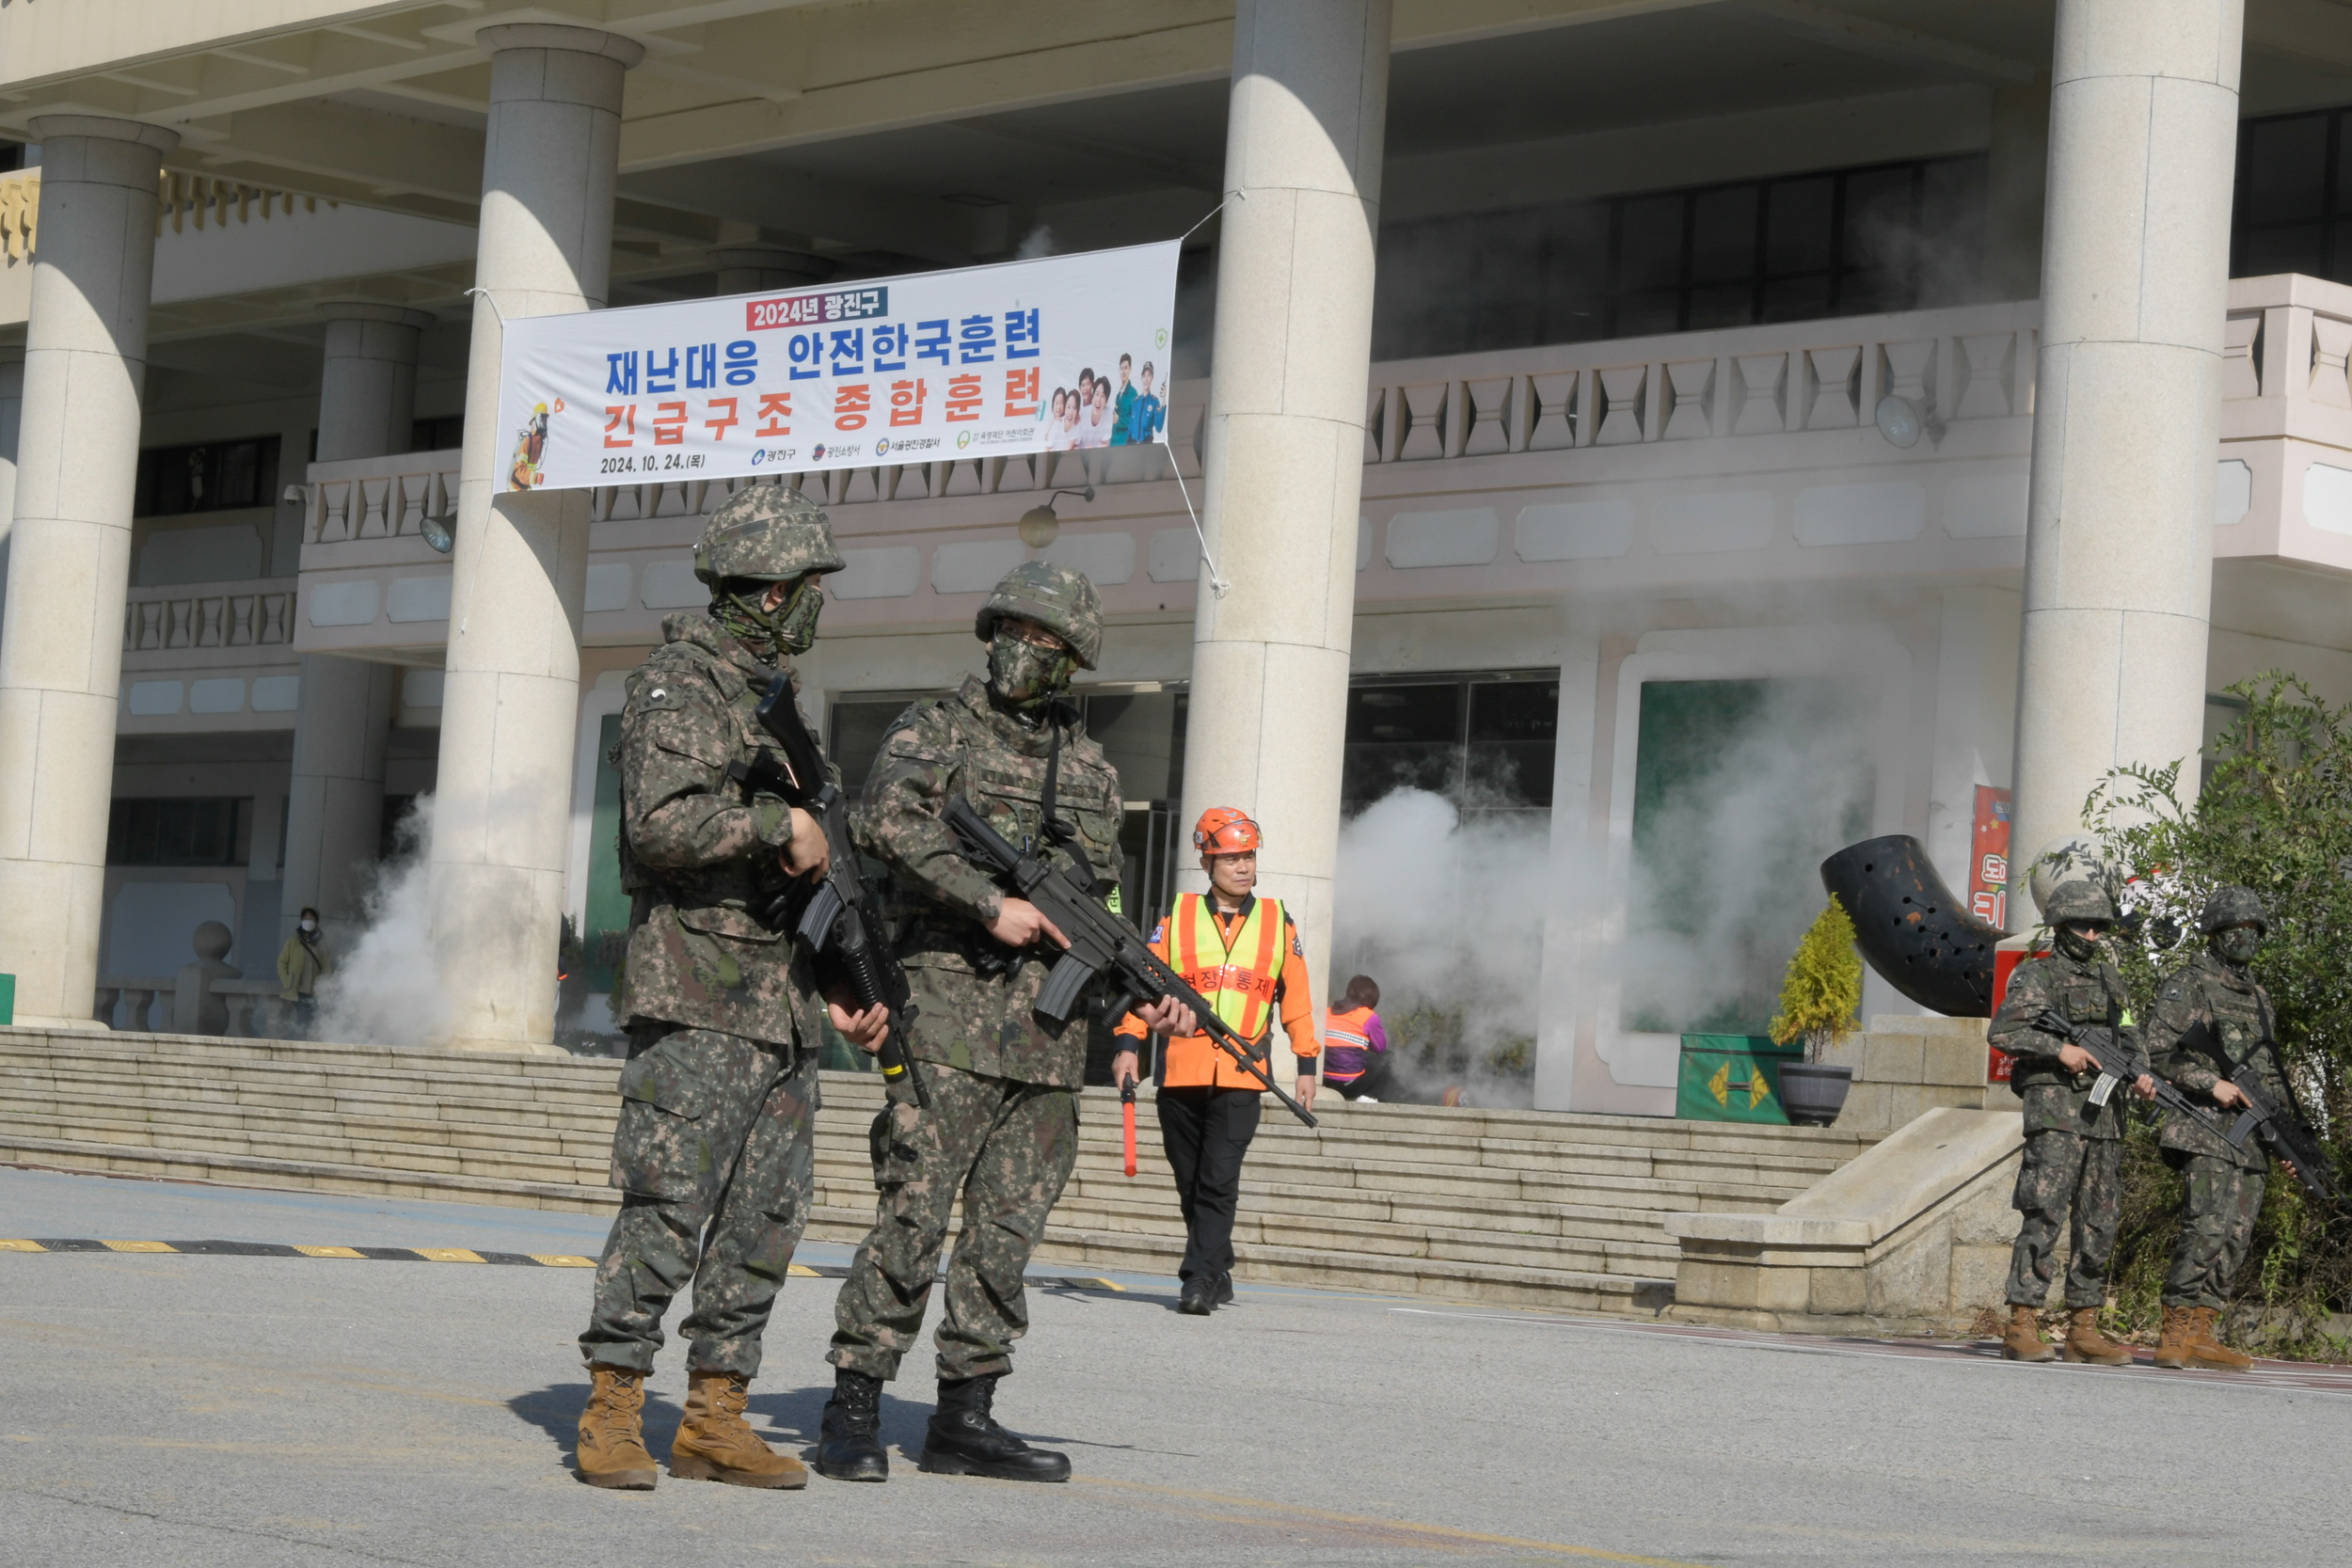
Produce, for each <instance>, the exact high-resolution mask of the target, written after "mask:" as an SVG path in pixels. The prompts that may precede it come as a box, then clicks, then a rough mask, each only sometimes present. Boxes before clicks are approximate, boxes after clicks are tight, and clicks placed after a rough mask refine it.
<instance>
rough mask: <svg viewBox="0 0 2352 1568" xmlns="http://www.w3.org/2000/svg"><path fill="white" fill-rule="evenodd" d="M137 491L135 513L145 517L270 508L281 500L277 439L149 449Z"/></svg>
mask: <svg viewBox="0 0 2352 1568" xmlns="http://www.w3.org/2000/svg"><path fill="white" fill-rule="evenodd" d="M137 485H138V488H137V492H136V494H135V499H134V501H133V507H132V510H133V513H134V515H137V516H141V517H177V516H182V515H186V514H188V513H191V512H227V511H230V510H232V509H234V508H237V507H247V506H268V505H271V504H273V503H274V502H275V501H276V499H277V495H276V492H277V489H278V437H277V436H254V437H252V438H250V439H248V440H243V441H210V442H207V443H205V444H204V445H202V446H196V447H150V448H148V449H147V450H146V451H142V452H140V453H139V470H138V481H137Z"/></svg>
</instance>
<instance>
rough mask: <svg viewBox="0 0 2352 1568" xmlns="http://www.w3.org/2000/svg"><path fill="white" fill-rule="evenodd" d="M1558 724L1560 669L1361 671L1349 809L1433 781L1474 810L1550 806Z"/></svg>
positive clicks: (1352, 725) (1345, 792)
mask: <svg viewBox="0 0 2352 1568" xmlns="http://www.w3.org/2000/svg"><path fill="white" fill-rule="evenodd" d="M1559 724H1560V679H1559V675H1558V674H1557V673H1556V672H1551V671H1531V672H1527V673H1498V674H1488V675H1435V676H1420V677H1410V676H1407V677H1404V678H1391V679H1381V678H1377V677H1375V678H1371V679H1362V680H1359V681H1358V682H1356V684H1355V685H1354V686H1352V687H1351V688H1350V689H1348V693H1347V751H1346V760H1345V763H1344V765H1343V768H1342V771H1341V778H1340V801H1341V809H1342V810H1343V811H1346V812H1351V813H1352V812H1359V811H1361V810H1363V809H1364V808H1365V807H1366V806H1369V805H1371V804H1372V803H1373V802H1374V801H1375V800H1379V799H1380V798H1381V797H1382V796H1384V795H1387V794H1389V793H1390V792H1391V791H1392V790H1398V789H1426V790H1429V791H1430V792H1432V793H1433V794H1438V795H1442V796H1444V797H1446V798H1447V799H1448V800H1452V801H1454V804H1455V805H1457V806H1459V807H1460V808H1462V810H1463V811H1464V812H1465V813H1466V814H1472V815H1480V814H1486V813H1492V812H1530V811H1549V810H1550V809H1551V767H1552V752H1553V747H1554V742H1555V740H1556V738H1557V736H1558V732H1559Z"/></svg>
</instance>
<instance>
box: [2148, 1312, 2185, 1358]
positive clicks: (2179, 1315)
mask: <svg viewBox="0 0 2352 1568" xmlns="http://www.w3.org/2000/svg"><path fill="white" fill-rule="evenodd" d="M2191 1310H2192V1309H2191V1308H2189V1307H2166V1308H2165V1309H2164V1332H2163V1334H2162V1335H2160V1336H2159V1337H2158V1338H2157V1339H2156V1365H2157V1366H2159V1367H2169V1368H2172V1369H2174V1370H2178V1369H2180V1368H2182V1367H2185V1366H2187V1365H2188V1340H2189V1313H2190V1311H2191Z"/></svg>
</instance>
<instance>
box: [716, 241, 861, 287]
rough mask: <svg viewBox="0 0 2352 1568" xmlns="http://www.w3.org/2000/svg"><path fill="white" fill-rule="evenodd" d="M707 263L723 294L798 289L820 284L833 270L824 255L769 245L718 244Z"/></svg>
mask: <svg viewBox="0 0 2352 1568" xmlns="http://www.w3.org/2000/svg"><path fill="white" fill-rule="evenodd" d="M710 264H711V266H712V268H713V269H715V270H716V271H717V272H718V274H719V293H723V294H749V293H758V292H759V291H761V290H763V289H797V288H800V287H802V286H803V285H804V284H808V283H822V282H823V281H824V280H825V279H826V278H828V277H832V276H833V275H834V271H835V270H836V269H835V267H834V263H833V261H831V260H830V259H828V258H826V257H823V256H812V255H810V254H809V253H808V252H807V251H805V250H787V249H786V248H785V247H784V246H782V245H721V246H719V247H718V248H717V249H715V250H713V251H712V252H711V253H710Z"/></svg>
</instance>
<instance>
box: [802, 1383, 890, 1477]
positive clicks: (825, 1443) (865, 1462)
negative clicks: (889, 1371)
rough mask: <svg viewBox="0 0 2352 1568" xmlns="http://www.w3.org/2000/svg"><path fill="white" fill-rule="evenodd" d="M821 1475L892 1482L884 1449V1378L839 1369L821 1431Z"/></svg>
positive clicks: (818, 1437) (819, 1464)
mask: <svg viewBox="0 0 2352 1568" xmlns="http://www.w3.org/2000/svg"><path fill="white" fill-rule="evenodd" d="M817 1473H818V1475H820V1476H830V1477H832V1478H833V1479H834V1481H888V1480H889V1479H890V1454H889V1451H888V1450H887V1449H884V1448H883V1447H882V1379H881V1378H878V1377H870V1376H868V1375H867V1374H866V1373H865V1372H853V1371H851V1370H850V1369H849V1368H847V1367H836V1368H834V1374H833V1398H831V1399H829V1400H827V1401H826V1402H825V1417H824V1419H823V1421H822V1422H821V1423H819V1424H818V1429H817Z"/></svg>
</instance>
